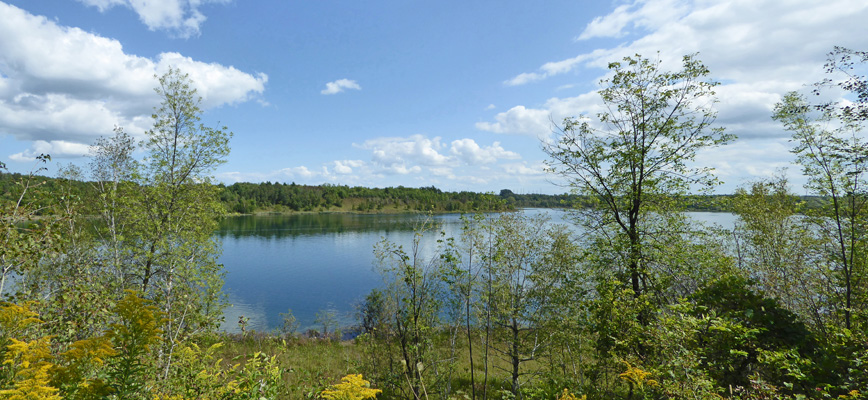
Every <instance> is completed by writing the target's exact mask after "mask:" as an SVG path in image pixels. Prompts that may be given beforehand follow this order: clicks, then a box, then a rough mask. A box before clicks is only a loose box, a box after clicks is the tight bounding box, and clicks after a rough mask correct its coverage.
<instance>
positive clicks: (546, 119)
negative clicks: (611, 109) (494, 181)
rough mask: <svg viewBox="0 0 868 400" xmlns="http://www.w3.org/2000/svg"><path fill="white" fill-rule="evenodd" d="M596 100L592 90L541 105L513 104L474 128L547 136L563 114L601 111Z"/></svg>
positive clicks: (561, 119) (559, 121) (572, 114)
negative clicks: (492, 119)
mask: <svg viewBox="0 0 868 400" xmlns="http://www.w3.org/2000/svg"><path fill="white" fill-rule="evenodd" d="M599 102H600V101H599V96H598V95H597V94H596V93H595V92H592V93H585V94H582V95H580V96H576V97H567V98H557V97H554V98H551V99H549V100H548V101H546V103H545V104H544V105H543V106H542V107H541V108H527V107H525V106H515V107H513V108H511V109H509V110H507V111H505V112H502V113H498V114H497V115H495V116H494V120H495V122H477V123H476V129H479V130H483V131H488V132H493V133H504V134H518V135H527V136H530V137H533V138H536V139H541V140H546V139H547V138H549V137H550V136H551V134H552V132H553V131H554V130H555V129H556V127H557V125H559V124H560V123H561V122H562V121H563V119H564V118H566V117H575V116H578V115H581V114H591V115H593V114H595V113H597V112H599V111H602V107H601V105H600V104H599Z"/></svg>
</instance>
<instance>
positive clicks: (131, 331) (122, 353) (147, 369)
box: [106, 292, 163, 399]
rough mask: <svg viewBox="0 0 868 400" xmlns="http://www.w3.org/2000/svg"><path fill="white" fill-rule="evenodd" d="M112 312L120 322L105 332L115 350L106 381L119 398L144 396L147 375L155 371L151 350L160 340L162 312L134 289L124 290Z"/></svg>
mask: <svg viewBox="0 0 868 400" xmlns="http://www.w3.org/2000/svg"><path fill="white" fill-rule="evenodd" d="M115 313H116V314H117V315H118V319H119V321H118V322H116V323H114V324H112V325H111V329H110V330H109V331H108V333H107V334H106V336H107V337H108V339H109V340H111V342H112V345H113V347H114V348H115V349H116V351H117V355H116V356H114V357H112V359H111V361H110V371H109V379H110V380H109V382H110V383H111V386H112V388H113V389H114V392H115V393H116V394H117V396H118V397H120V398H122V399H135V398H145V393H146V389H147V386H146V383H147V377H152V376H154V375H156V373H157V369H156V366H155V364H154V358H153V354H152V353H151V349H152V347H153V346H155V345H159V344H160V342H161V334H162V333H163V332H162V331H161V330H160V329H159V326H160V320H159V319H160V317H161V315H160V314H159V313H158V312H157V310H156V307H155V306H154V305H152V304H150V302H148V301H146V300H144V299H142V298H141V297H139V296H138V295H136V293H134V292H127V295H126V297H124V298H123V299H122V300H121V301H119V302H118V304H117V306H116V308H115Z"/></svg>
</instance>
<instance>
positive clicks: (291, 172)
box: [277, 166, 316, 178]
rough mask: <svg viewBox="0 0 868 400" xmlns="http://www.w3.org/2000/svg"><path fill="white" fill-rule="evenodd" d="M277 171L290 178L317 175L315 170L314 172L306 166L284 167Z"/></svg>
mask: <svg viewBox="0 0 868 400" xmlns="http://www.w3.org/2000/svg"><path fill="white" fill-rule="evenodd" d="M277 173H278V174H281V175H284V176H287V177H290V178H297V177H298V178H311V177H313V176H314V175H316V173H315V172H312V171H311V170H309V169H307V167H305V166H299V167H290V168H283V169H281V170H279V171H277Z"/></svg>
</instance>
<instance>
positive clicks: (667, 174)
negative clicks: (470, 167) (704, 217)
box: [544, 54, 734, 298]
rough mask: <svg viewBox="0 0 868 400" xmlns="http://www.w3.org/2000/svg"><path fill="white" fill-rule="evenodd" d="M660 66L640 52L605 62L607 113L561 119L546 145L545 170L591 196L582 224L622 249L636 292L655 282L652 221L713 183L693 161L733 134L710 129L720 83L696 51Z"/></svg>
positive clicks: (707, 172)
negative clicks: (648, 245) (649, 253)
mask: <svg viewBox="0 0 868 400" xmlns="http://www.w3.org/2000/svg"><path fill="white" fill-rule="evenodd" d="M660 64H661V62H660V60H651V59H647V58H642V57H641V56H640V55H636V56H634V57H626V58H624V59H623V62H613V63H610V64H609V69H610V70H611V71H612V73H613V75H612V76H611V78H607V79H604V80H602V81H601V86H603V89H602V90H600V92H599V93H600V97H601V98H602V100H603V105H604V111H603V112H600V113H598V114H597V116H596V117H597V118H596V120H591V119H590V118H588V117H586V116H582V117H579V118H567V119H565V120H564V124H563V126H562V127H561V129H560V135H559V137H558V138H557V141H555V142H553V143H548V144H545V146H544V149H545V151H546V153H547V154H548V155H549V158H550V160H549V161H548V165H549V167H550V170H551V171H552V172H554V173H556V174H559V175H561V176H563V177H564V178H566V180H567V182H568V184H569V185H571V186H572V187H573V189H574V191H575V192H577V193H578V194H582V195H586V196H588V197H589V198H590V199H591V207H590V209H589V212H587V213H585V214H584V217H585V218H583V219H582V222H583V223H584V224H585V225H586V226H587V227H588V228H589V229H591V230H592V231H594V232H597V233H600V234H602V235H604V236H606V237H608V238H610V239H611V240H612V242H613V244H615V247H616V248H618V247H620V248H621V249H623V250H622V251H620V256H619V258H620V261H619V263H620V264H621V265H623V269H622V270H621V271H619V272H622V273H624V274H625V280H627V281H629V284H630V287H631V288H632V290H633V294H634V296H636V297H637V298H638V297H639V296H641V295H642V294H643V292H645V291H646V290H648V289H649V286H650V285H651V284H652V282H651V281H650V280H651V279H652V277H651V275H650V274H649V273H648V270H647V267H646V265H645V261H646V255H645V252H644V249H643V247H644V246H645V242H646V240H645V239H646V236H647V235H651V234H653V232H652V231H651V226H649V224H650V222H651V221H652V220H654V219H660V218H665V217H666V216H669V215H675V214H674V213H673V211H680V210H681V207H680V205H679V204H677V203H674V202H672V201H671V199H672V198H673V197H675V196H678V195H682V194H686V193H687V191H688V190H690V189H691V188H699V189H709V188H711V187H713V186H714V185H715V184H716V183H717V180H716V179H715V177H714V176H713V175H712V173H711V172H712V171H711V168H709V167H695V166H692V165H690V164H691V162H692V161H693V160H694V158H695V157H696V155H697V152H699V151H700V150H703V149H707V148H711V147H716V146H720V145H723V144H726V143H727V142H729V141H731V140H732V139H733V138H734V137H733V136H732V135H727V134H724V132H723V128H713V127H712V123H713V122H714V120H715V117H716V112H715V111H714V110H713V109H712V105H713V104H714V103H715V101H716V100H715V98H714V87H715V86H716V85H717V82H714V81H712V80H709V79H708V78H707V77H708V74H709V70H708V68H706V66H705V65H703V64H702V63H701V62H700V61H699V60H698V59H697V58H696V55H695V54H694V55H687V56H684V58H683V60H682V69H681V70H680V71H675V72H666V71H662V70H661V68H660Z"/></svg>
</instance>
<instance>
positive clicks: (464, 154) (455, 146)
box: [450, 139, 521, 165]
mask: <svg viewBox="0 0 868 400" xmlns="http://www.w3.org/2000/svg"><path fill="white" fill-rule="evenodd" d="M450 153H451V154H452V155H453V156H455V157H456V158H458V159H459V160H462V161H463V162H464V163H466V164H470V165H476V164H491V163H493V162H496V161H497V160H501V159H504V160H515V159H518V158H521V156H520V155H518V153H516V152H512V151H508V150H505V149H504V148H503V147H501V146H500V142H494V143H492V145H491V146H486V147H480V146H479V145H478V144H477V143H476V141H475V140H473V139H458V140H455V141H453V142H452V146H451V148H450Z"/></svg>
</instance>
